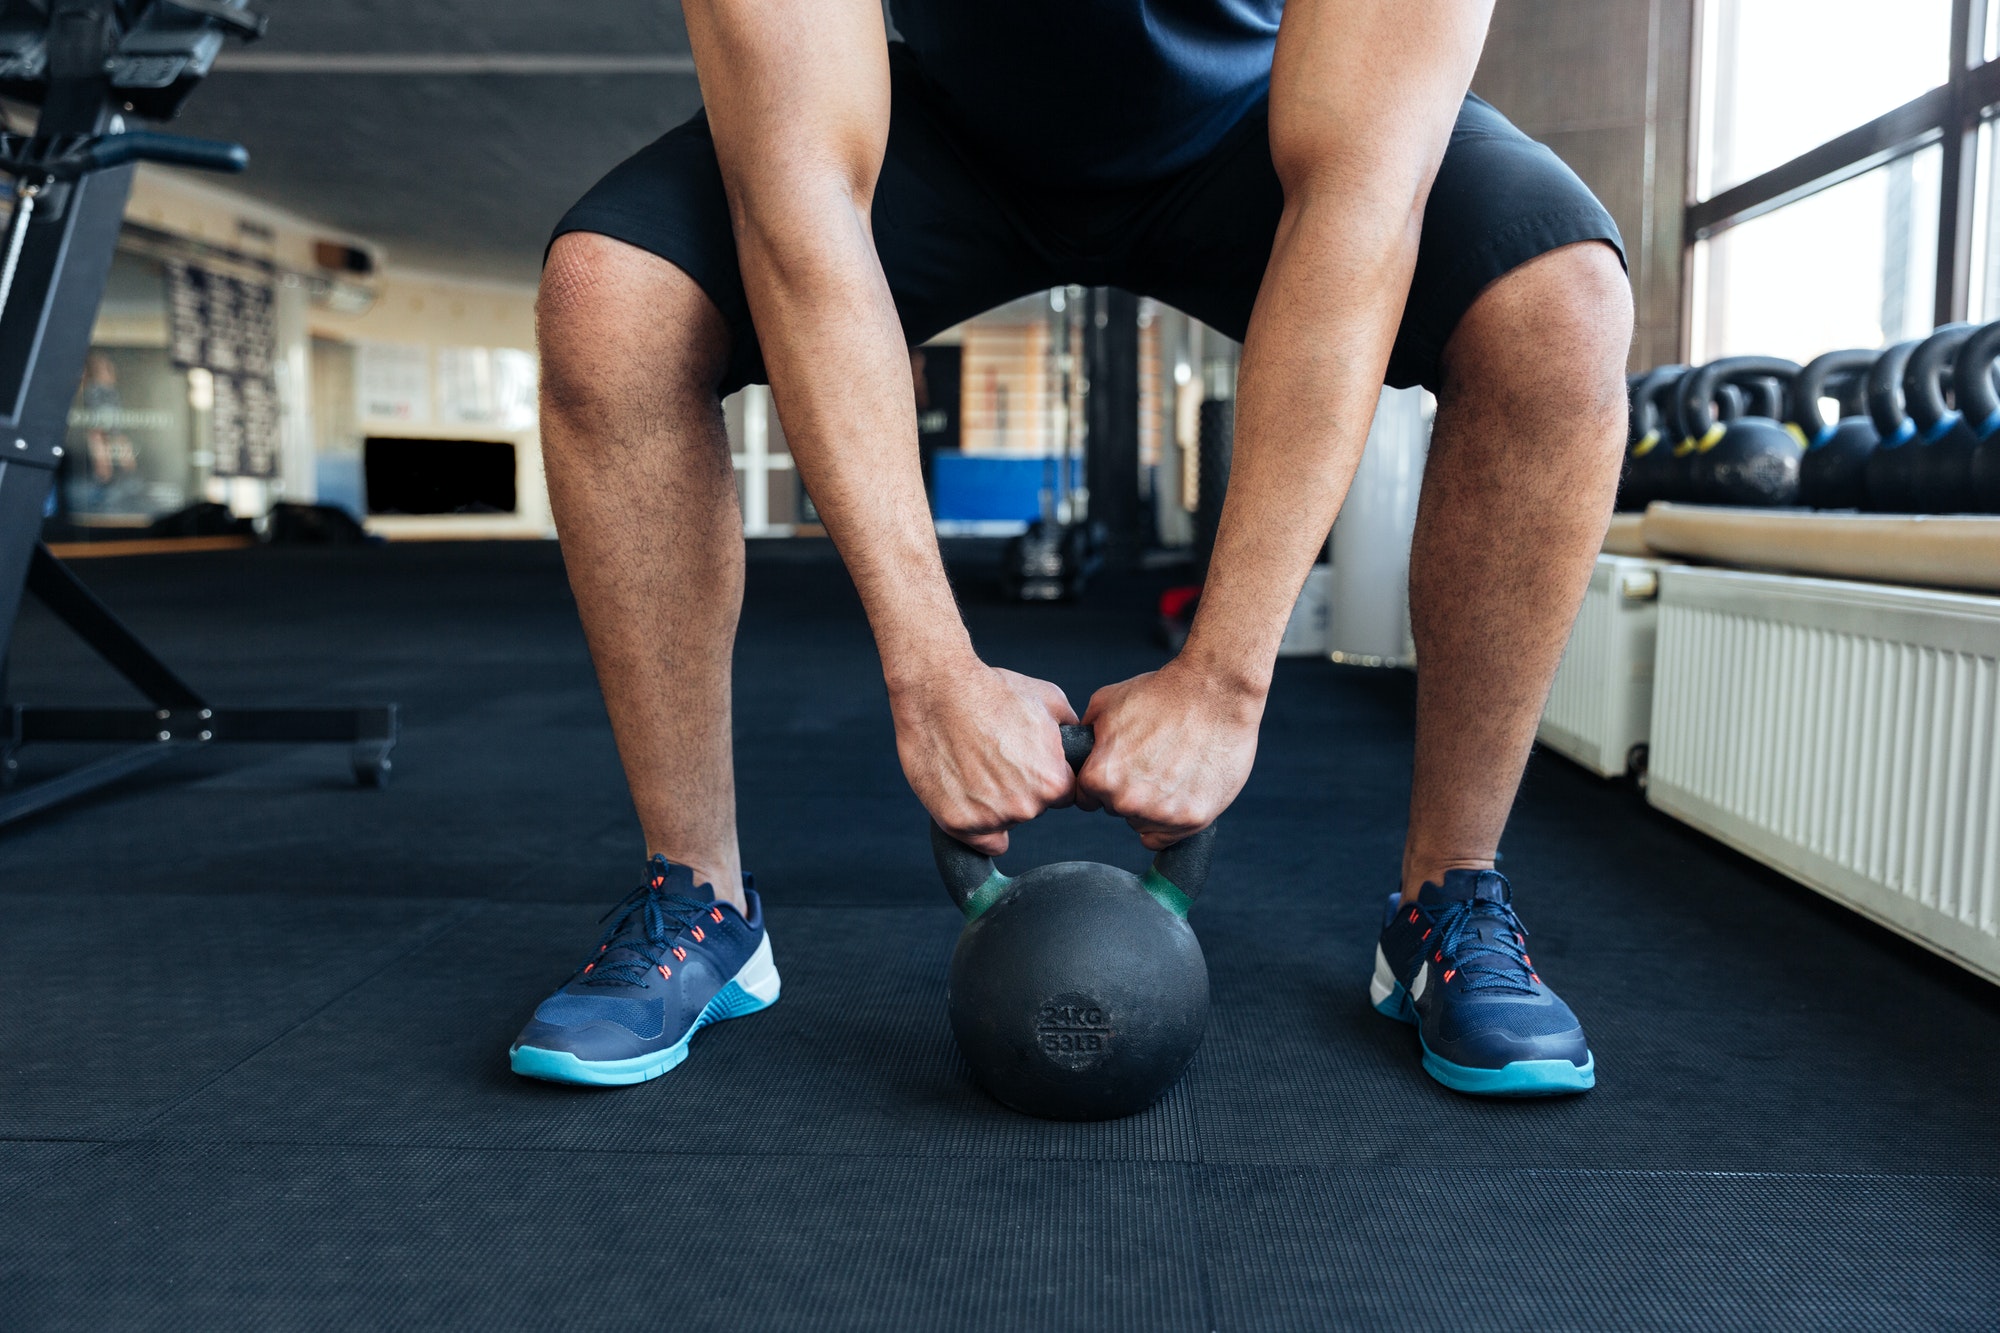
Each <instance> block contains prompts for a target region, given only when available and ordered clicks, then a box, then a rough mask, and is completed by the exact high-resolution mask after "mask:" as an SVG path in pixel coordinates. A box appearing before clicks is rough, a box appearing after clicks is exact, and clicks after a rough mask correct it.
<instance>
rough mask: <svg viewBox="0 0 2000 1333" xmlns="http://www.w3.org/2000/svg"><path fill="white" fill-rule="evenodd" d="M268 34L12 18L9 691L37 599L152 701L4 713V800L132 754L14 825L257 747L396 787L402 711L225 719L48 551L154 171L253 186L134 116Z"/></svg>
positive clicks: (2, 536)
mask: <svg viewBox="0 0 2000 1333" xmlns="http://www.w3.org/2000/svg"><path fill="white" fill-rule="evenodd" d="M262 31H263V19H262V17H261V16H260V15H257V14H255V13H254V12H252V11H250V10H248V9H247V8H246V7H245V0H5V2H4V3H0V94H5V95H6V96H9V97H14V98H19V99H22V100H29V101H37V102H40V103H41V114H40V117H39V119H38V121H37V124H36V129H35V132H34V134H33V135H32V136H29V135H19V134H12V133H6V134H0V172H4V173H5V174H7V175H8V176H10V177H12V178H13V182H14V187H13V191H12V193H13V197H14V211H13V215H12V217H11V218H10V219H9V221H8V226H7V231H6V236H5V242H4V248H0V691H4V686H5V679H6V677H5V664H6V662H7V660H8V650H9V648H10V646H11V644H12V639H13V631H14V623H15V619H16V617H17V615H18V613H19V611H20V605H21V596H22V594H23V592H24V591H25V592H32V593H34V594H35V596H36V597H37V598H38V599H40V600H41V602H42V603H43V604H44V605H45V606H47V607H48V609H49V610H50V611H51V612H53V613H54V614H55V616H56V617H57V619H59V620H61V621H62V622H63V623H64V624H65V625H67V626H68V627H69V628H70V629H71V630H73V631H74V632H75V633H76V634H77V636H78V637H79V638H81V639H82V640H83V641H84V642H85V643H86V644H88V645H89V646H90V647H91V648H92V649H94V650H95V651H96V652H97V653H98V654H99V655H100V656H102V657H103V658H104V660H105V661H106V662H108V663H109V664H110V665H111V666H112V667H113V668H114V669H116V670H117V671H118V673H119V674H120V675H122V676H123V677H124V678H125V679H126V680H127V681H129V682H131V684H132V685H133V686H134V687H135V688H136V689H137V690H138V691H139V693H140V694H142V695H144V696H145V698H146V700H147V702H148V705H149V706H142V707H123V708H119V707H95V708H48V707H37V706H34V705H31V704H21V703H7V704H6V705H5V706H4V708H0V785H5V786H7V787H12V786H13V782H14V778H15V776H16V774H17V773H18V770H19V765H18V762H17V760H16V757H15V752H16V751H17V750H18V749H19V748H20V747H21V746H23V745H25V744H27V743H29V742H31V741H92V742H113V743H122V744H124V745H125V746H126V748H124V749H121V750H119V751H117V752H116V753H113V754H110V755H107V756H105V757H103V758H101V759H97V760H94V761H92V762H89V763H85V764H82V765H80V766H78V767H76V768H73V769H71V770H69V771H68V772H66V773H63V774H62V775H60V776H58V777H54V778H50V779H48V780H46V781H43V782H39V783H36V784H34V785H33V786H29V787H25V788H21V789H19V790H13V791H8V792H6V793H5V794H0V824H6V823H9V822H11V821H13V820H17V819H21V818H23V817H25V816H27V815H31V814H34V813H36V812H38V811H41V810H45V809H47V808H48V807H50V806H52V805H55V804H57V803H58V802H61V801H66V800H70V799H72V798H74V797H78V796H81V795H83V794H85V793H87V792H90V791H93V790H96V789H97V788H100V787H103V786H105V785H107V784H109V783H112V782H115V781H117V780H119V779H121V778H124V777H126V776H128V775H130V774H132V773H135V772H137V771H139V770H140V769H143V768H147V767H150V766H152V765H153V764H156V763H158V762H160V761H161V760H164V759H166V758H168V757H170V756H172V755H176V754H184V753H186V752H188V751H190V750H196V749H203V748H206V747H208V746H211V745H218V744H224V743H229V742H242V741H281V742H293V743H304V742H329V743H334V744H346V745H349V746H351V747H352V760H353V767H354V773H355V776H356V778H357V779H358V780H359V781H360V782H361V783H362V784H363V785H365V786H373V787H380V786H383V785H384V784H385V783H386V782H387V781H388V776H389V768H390V760H389V752H390V750H391V749H392V748H393V747H394V746H395V743H396V729H397V710H396V706H395V705H394V704H384V705H377V706H374V707H358V708H225V707H219V706H216V705H213V704H211V703H209V702H208V701H207V700H206V699H205V698H203V696H202V695H201V694H200V693H198V692H197V691H196V690H195V689H194V688H193V687H192V686H190V685H188V684H187V683H186V682H185V681H183V680H182V679H181V678H180V677H179V676H178V675H176V674H175V673H174V671H173V669H172V668H170V667H169V666H168V665H167V664H166V663H165V662H163V661H161V660H160V658H159V657H158V656H157V655H155V654H154V653H153V651H152V650H151V649H149V648H148V647H147V646H146V645H145V643H143V642H142V641H141V640H140V639H139V637H138V636H137V635H136V634H134V633H133V632H132V631H131V630H130V629H128V628H127V627H126V626H125V625H124V624H123V623H121V622H120V621H119V619H118V617H117V616H116V615H114V614H113V613H112V612H111V610H110V609H109V608H108V607H106V606H105V605H104V603H103V602H101V601H99V600H98V599H97V598H96V597H95V596H94V595H92V593H91V592H90V590H89V589H88V588H86V587H85V586H84V585H83V583H82V581H81V580H80V579H78V578H77V577H76V575H75V574H74V573H73V572H72V571H71V570H70V569H69V567H68V566H66V565H65V564H64V563H63V562H62V561H61V560H60V559H58V558H57V557H56V556H55V555H54V554H53V553H52V552H51V551H50V550H49V548H48V547H47V546H46V545H44V544H43V543H42V540H41V525H42V514H43V508H44V505H45V503H46V501H47V499H48V496H49V493H50V489H51V488H52V487H53V486H54V485H55V484H56V476H57V472H58V469H59V468H60V467H61V465H62V457H63V440H64V438H65V435H66V432H67V428H68V422H69V411H70V405H71V403H72V402H73V400H74V399H75V396H76V388H77V384H78V383H79V381H80V380H81V379H82V376H83V367H84V360H85V358H86V356H87V355H88V353H89V350H90V335H91V329H92V327H93V325H94V324H95V322H96V317H97V307H98V303H99V302H100V301H101V300H102V299H103V296H104V286H105V281H106V278H107V277H108V275H109V273H110V269H111V260H112V255H113V253H114V251H115V250H116V249H117V245H118V233H119V228H120V226H121V224H122V222H123V219H124V213H125V203H126V199H127V197H128V196H129V194H130V193H131V188H132V176H133V172H134V171H135V170H136V166H135V164H136V163H137V162H139V161H142V160H143V161H155V162H164V163H172V164H175V165H179V166H187V167H196V168H202V169H207V170H221V171H241V170H242V169H243V168H244V167H245V166H246V165H247V164H248V160H249V159H248V155H247V154H246V153H245V152H244V150H243V149H242V148H241V147H239V146H238V145H235V144H221V143H211V142H208V141H205V140H200V139H189V138H184V137H181V136H178V135H169V134H160V133H156V132H153V131H147V130H128V129H127V128H126V126H125V122H124V116H125V115H127V114H134V113H136V114H140V115H146V116H150V117H156V118H162V119H164V118H165V117H167V116H171V115H172V114H173V112H174V110H175V109H177V108H178V106H179V104H180V101H181V100H182V99H183V98H184V97H185V96H186V95H187V93H188V92H189V91H190V90H191V89H192V88H193V86H194V84H195V83H197V82H199V80H200V79H201V77H202V76H203V75H205V74H206V73H207V72H208V69H209V67H210V65H211V64H212V62H213V61H214V58H215V54H216V52H217V50H218V49H219V48H220V47H221V44H222V39H223V36H224V35H225V34H228V35H234V36H239V37H244V38H251V37H255V36H257V35H259V34H261V32H262Z"/></svg>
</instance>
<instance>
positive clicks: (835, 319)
mask: <svg viewBox="0 0 2000 1333" xmlns="http://www.w3.org/2000/svg"><path fill="white" fill-rule="evenodd" d="M683 12H684V13H685V15H686V17H687V22H688V36H689V40H690V41H691V43H692V44H693V46H694V54H695V67H696V70H697V71H698V73H699V75H700V77H701V86H702V96H703V101H704V102H705V104H706V105H707V108H708V115H709V124H710V127H711V130H712V132H713V134H714V136H715V146H716V156H717V159H718V161H719V162H720V164H721V168H722V177H723V184H724V187H725V189H726V190H727V192H728V195H729V204H730V215H731V220H732V223H733V225H734V229H735V233H736V248H737V256H738V259H739V261H740V264H741V268H742V274H743V288H744V292H745V294H746V295H747V296H748V298H749V302H750V314H751V318H752V320H753V321H754V323H755V325H756V328H757V337H758V341H759V344H760V345H761V347H762V349H763V353H764V364H765V369H766V370H767V371H768V373H769V375H770V379H771V386H772V391H773V393H774V395H775V397H776V400H777V405H778V415H779V417H780V418H781V419H782V420H783V422H784V425H785V435H786V438H787V440H788V441H789V443H790V445H791V450H792V456H793V458H794V459H795V460H796V461H797V464H798V468H799V473H800V475H801V476H802V477H803V478H804V480H805V483H806V485H807V486H808V487H809V488H810V490H811V492H812V496H813V501H814V503H815V505H816V506H817V507H818V509H819V512H820V516H821V518H822V519H824V520H825V522H826V527H827V532H828V534H829V535H830V536H831V537H832V538H833V540H834V543H835V544H836V545H837V546H838V547H839V549H840V553H841V556H842V558H843V559H844V560H845V561H846V562H847V567H848V570H849V571H850V573H851V574H852V576H853V578H854V583H855V587H856V588H857V589H858V590H859V591H860V594H861V599H862V603H863V605H864V606H865V607H866V608H867V611H868V617H869V622H870V624H871V625H872V626H873V628H874V631H875V636H876V641H877V644H878V645H879V647H880V648H881V652H882V660H883V664H884V668H885V670H886V671H887V672H888V673H889V675H890V679H891V684H892V685H893V684H895V683H896V678H897V676H898V675H899V674H904V675H923V674H927V673H935V672H938V671H940V670H942V669H943V668H944V667H945V666H946V665H948V664H950V663H952V662H955V661H963V660H965V659H968V658H969V657H970V656H971V646H970V640H969V639H968V637H967V635H966V632H965V628H964V625H963V624H962V623H961V621H960V620H959V616H958V608H957V606H956V604H955V603H954V601H953V599H952V595H951V588H950V586H949V584H948V583H947V582H946V579H945V575H944V566H943V562H942V561H941V560H940V558H939V556H938V550H937V538H936V536H935V534H934V532H933V530H932V528H931V523H930V510H929V505H928V503H927V502H926V500H925V497H924V490H923V478H922V473H921V470H920V466H919V463H918V455H917V424H916V405H915V395H914V393H913V391H912V387H911V383H910V366H909V360H908V356H907V353H906V350H905V348H904V346H903V332H902V327H901V325H900V324H899V322H898V321H897V318H896V310H895V305H894V303H893V302H892V300H891V299H890V296H889V288H888V284H887V282H886V281H885V280H884V278H883V276H882V266H881V262H880V261H879V260H878V259H877V257H876V254H875V247H874V241H873V238H872V235H871V232H870V229H869V206H870V203H871V201H872V199H873V196H874V189H875V181H876V177H877V175H878V173H879V172H880V171H881V166H882V156H883V151H884V147H885V145H886V144H887V142H888V132H889V68H888V55H887V47H886V45H885V41H884V37H883V30H882V13H881V9H880V7H879V5H878V4H877V3H876V2H875V0H689V3H688V4H686V5H684V6H683Z"/></svg>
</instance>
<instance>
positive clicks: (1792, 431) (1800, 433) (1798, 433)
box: [1785, 421, 1812, 449]
mask: <svg viewBox="0 0 2000 1333" xmlns="http://www.w3.org/2000/svg"><path fill="white" fill-rule="evenodd" d="M1785 434H1787V435H1789V436H1791V437H1792V440H1793V442H1795V443H1796V444H1797V445H1798V446H1799V448H1801V449H1807V448H1810V447H1811V445H1812V442H1811V441H1810V440H1808V439H1806V433H1805V431H1804V430H1802V429H1801V428H1800V426H1799V423H1798V422H1796V421H1787V422H1786V423H1785Z"/></svg>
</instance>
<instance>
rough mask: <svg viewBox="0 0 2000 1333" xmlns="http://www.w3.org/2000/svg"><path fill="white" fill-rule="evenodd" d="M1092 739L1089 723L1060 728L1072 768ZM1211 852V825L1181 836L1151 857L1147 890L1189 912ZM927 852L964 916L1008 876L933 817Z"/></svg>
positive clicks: (986, 903)
mask: <svg viewBox="0 0 2000 1333" xmlns="http://www.w3.org/2000/svg"><path fill="white" fill-rule="evenodd" d="M1095 741H1096V736H1095V734H1094V733H1093V732H1092V731H1091V729H1090V728H1089V727H1083V726H1064V727H1063V729H1062V746H1063V758H1064V759H1067V760H1068V761H1069V766H1070V768H1071V769H1073V770H1077V771H1081V770H1082V768H1083V764H1084V761H1085V760H1086V759H1088V758H1090V748H1091V745H1092V744H1093V743H1094V742H1095ZM1214 855H1215V825H1213V824H1210V825H1209V826H1208V827H1207V828H1205V829H1203V830H1202V831H1201V832H1199V833H1196V834H1194V835H1192V836H1190V837H1187V838H1183V839H1181V840H1180V841H1179V842H1177V843H1175V844H1174V845H1173V846H1171V847H1169V848H1167V849H1166V850H1165V851H1162V852H1159V853H1157V854H1155V855H1154V857H1153V867H1152V869H1151V870H1148V871H1147V872H1146V878H1145V884H1146V889H1147V891H1148V892H1149V893H1151V894H1153V896H1154V897H1156V898H1158V899H1159V900H1160V901H1161V903H1162V904H1163V905H1164V906H1166V907H1167V909H1168V910H1169V911H1172V912H1173V913H1174V914H1175V915H1177V916H1185V915H1187V909H1188V907H1189V906H1190V905H1191V904H1192V903H1193V902H1194V900H1195V899H1196V898H1197V897H1198V896H1200V894H1201V891H1202V889H1203V887H1204V886H1206V885H1207V883H1208V867H1209V863H1210V861H1211V860H1212V859H1213V857H1214ZM931 856H932V858H933V859H935V860H936V861H937V868H938V877H939V878H940V879H942V880H943V881H944V886H945V888H946V890H948V891H949V892H950V894H951V900H952V902H954V903H956V904H957V905H958V910H959V911H961V912H963V913H965V915H966V916H967V917H975V916H978V915H979V914H980V913H981V912H983V911H985V910H986V909H987V908H988V907H991V906H992V905H993V903H994V900H996V899H997V898H998V897H999V896H1000V891H1001V890H1002V889H1004V888H1006V887H1007V876H1005V875H1003V874H1001V873H1000V869H999V867H997V866H995V865H994V864H993V858H992V857H990V856H988V855H986V854H985V853H984V852H981V851H977V850H975V849H973V848H971V847H968V846H966V845H965V844H964V843H962V842H960V841H959V840H958V839H957V838H954V837H952V836H951V834H949V833H946V832H945V831H944V830H943V829H942V828H940V827H939V826H938V822H937V821H936V820H935V819H933V820H932V821H931Z"/></svg>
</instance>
